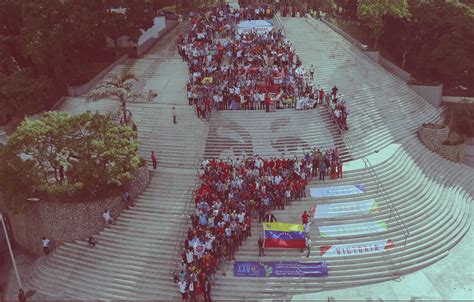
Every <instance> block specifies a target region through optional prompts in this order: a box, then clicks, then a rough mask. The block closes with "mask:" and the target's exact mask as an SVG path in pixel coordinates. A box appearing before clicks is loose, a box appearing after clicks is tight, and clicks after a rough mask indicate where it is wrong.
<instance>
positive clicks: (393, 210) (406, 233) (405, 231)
mask: <svg viewBox="0 0 474 302" xmlns="http://www.w3.org/2000/svg"><path fill="white" fill-rule="evenodd" d="M343 139H344V142H345V143H346V146H347V148H348V149H349V150H354V149H355V147H354V144H353V142H352V139H351V138H350V137H349V136H348V135H347V134H346V135H343ZM361 159H362V161H363V162H364V167H365V171H368V172H369V173H370V176H371V178H372V179H373V181H374V183H375V185H376V188H377V196H380V197H381V198H382V199H383V201H384V202H385V204H386V205H387V206H388V208H389V210H390V216H389V218H390V219H392V217H393V218H394V219H395V222H396V223H397V225H398V227H399V229H400V230H401V232H402V234H403V239H404V242H403V246H404V247H405V246H406V244H407V240H408V237H409V236H410V231H409V230H408V228H407V226H406V224H405V222H404V221H403V219H402V218H401V216H400V214H399V213H398V210H397V208H396V207H395V206H394V204H393V201H392V199H391V198H390V196H389V195H388V194H387V192H386V190H385V189H384V187H383V186H382V184H381V183H380V181H379V177H378V175H377V172H376V171H375V169H374V168H373V166H372V164H371V163H370V161H369V159H368V158H367V157H362V158H361ZM403 255H404V254H403V253H400V255H399V260H398V264H399V266H400V264H401V262H402V260H403ZM382 257H384V258H385V259H386V255H385V252H384V253H383V254H382ZM386 261H387V262H388V260H387V259H386ZM392 266H395V265H394V264H393V263H392ZM392 271H394V272H393V273H392V276H395V277H397V278H398V277H399V276H400V273H399V269H398V268H392Z"/></svg>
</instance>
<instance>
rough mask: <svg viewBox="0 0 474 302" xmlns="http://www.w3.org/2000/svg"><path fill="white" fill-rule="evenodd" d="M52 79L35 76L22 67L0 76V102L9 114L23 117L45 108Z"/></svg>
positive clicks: (48, 101) (51, 87) (48, 99)
mask: <svg viewBox="0 0 474 302" xmlns="http://www.w3.org/2000/svg"><path fill="white" fill-rule="evenodd" d="M53 87H54V84H53V81H52V80H51V79H49V78H47V77H46V76H39V77H37V76H35V75H34V73H33V71H32V70H30V69H22V70H20V71H17V72H14V73H13V74H11V75H9V76H7V77H3V78H0V103H3V105H4V106H5V107H3V108H4V110H5V111H7V112H8V113H9V114H11V115H15V116H19V117H24V116H25V115H31V114H35V113H37V112H39V111H41V110H43V109H45V108H46V105H47V104H48V103H51V100H50V91H51V90H52V89H53Z"/></svg>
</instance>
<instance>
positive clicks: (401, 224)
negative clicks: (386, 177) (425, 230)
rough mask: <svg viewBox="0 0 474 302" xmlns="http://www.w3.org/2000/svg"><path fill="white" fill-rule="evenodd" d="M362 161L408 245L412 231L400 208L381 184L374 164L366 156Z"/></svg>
mask: <svg viewBox="0 0 474 302" xmlns="http://www.w3.org/2000/svg"><path fill="white" fill-rule="evenodd" d="M362 161H363V162H364V164H365V169H366V170H368V171H369V173H370V174H371V176H372V178H373V180H374V181H375V184H376V186H377V192H378V193H379V194H380V195H382V198H383V199H384V201H385V202H386V203H387V205H388V207H389V208H390V218H392V216H393V217H394V218H395V221H396V222H397V224H398V226H399V227H400V229H401V231H402V233H403V236H404V240H405V242H404V245H406V242H407V239H408V236H410V231H409V230H408V228H407V226H406V224H405V222H404V221H403V219H402V218H401V216H400V214H399V213H398V210H397V209H396V207H395V206H394V205H393V202H392V199H391V198H390V196H389V195H388V194H387V192H386V191H385V189H384V188H383V187H382V186H381V184H380V182H379V179H378V177H377V174H376V172H375V170H374V168H373V166H372V164H371V163H370V161H369V160H368V159H367V158H366V157H364V158H362Z"/></svg>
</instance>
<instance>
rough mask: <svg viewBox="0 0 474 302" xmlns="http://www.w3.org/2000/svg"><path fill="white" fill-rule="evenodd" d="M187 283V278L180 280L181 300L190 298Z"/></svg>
mask: <svg viewBox="0 0 474 302" xmlns="http://www.w3.org/2000/svg"><path fill="white" fill-rule="evenodd" d="M187 285H188V284H187V283H186V281H185V280H181V281H179V282H178V289H179V292H180V293H181V301H184V300H186V301H187V300H188V295H187V292H186V287H187Z"/></svg>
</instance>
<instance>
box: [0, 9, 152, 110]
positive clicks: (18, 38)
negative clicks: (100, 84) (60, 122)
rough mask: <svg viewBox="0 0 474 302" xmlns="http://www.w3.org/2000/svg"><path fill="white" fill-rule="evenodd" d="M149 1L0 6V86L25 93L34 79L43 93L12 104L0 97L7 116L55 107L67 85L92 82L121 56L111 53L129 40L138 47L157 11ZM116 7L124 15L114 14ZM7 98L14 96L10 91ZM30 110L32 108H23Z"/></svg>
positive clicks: (1, 94) (0, 94) (21, 97)
mask: <svg viewBox="0 0 474 302" xmlns="http://www.w3.org/2000/svg"><path fill="white" fill-rule="evenodd" d="M147 3H148V2H147V1H146V0H134V1H125V0H117V1H105V0H104V1H91V0H68V1H61V0H0V84H2V85H3V84H4V83H7V84H8V85H9V87H10V88H12V87H21V85H24V84H26V83H27V82H29V83H31V84H33V81H30V80H31V79H36V80H37V81H39V82H40V83H39V85H40V86H41V87H42V88H44V87H45V85H46V86H47V85H49V83H54V84H55V85H54V87H50V89H49V90H47V94H46V95H43V94H42V93H43V91H44V90H43V89H40V94H41V97H34V98H30V97H29V96H30V93H29V92H30V91H31V90H32V89H30V88H29V87H27V86H25V87H24V89H25V90H27V92H25V93H21V94H19V95H18V96H16V97H15V98H13V99H9V97H10V96H11V95H8V94H5V92H0V106H2V109H4V112H7V113H9V114H13V115H19V116H24V115H25V114H31V113H32V112H37V111H39V110H41V109H42V108H45V107H48V106H50V105H52V104H54V103H55V102H56V101H57V99H58V98H59V96H61V95H63V94H64V93H66V87H67V86H68V85H70V86H75V85H79V84H83V83H85V82H87V81H88V80H90V79H91V78H92V77H94V76H95V74H96V73H97V72H98V70H100V69H101V68H104V67H105V66H106V65H108V64H110V63H111V62H112V61H113V59H114V58H115V57H116V56H117V55H118V51H117V49H116V50H114V49H110V48H108V47H107V43H106V41H107V40H106V37H110V38H111V39H112V40H113V41H116V40H117V39H118V38H119V37H121V36H129V37H130V39H131V40H132V41H135V42H136V41H138V38H139V36H140V34H141V31H140V29H141V28H142V29H147V28H149V27H150V26H152V25H153V17H154V11H152V10H150V9H149V7H148V6H149V5H148V4H147ZM112 5H117V6H121V7H123V8H125V9H126V11H125V13H124V14H121V13H113V12H111V10H110V9H109V8H110V7H111V6H112ZM10 88H9V89H8V91H7V92H11V91H12V90H11V89H10ZM24 104H29V105H32V106H29V105H28V106H24Z"/></svg>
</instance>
